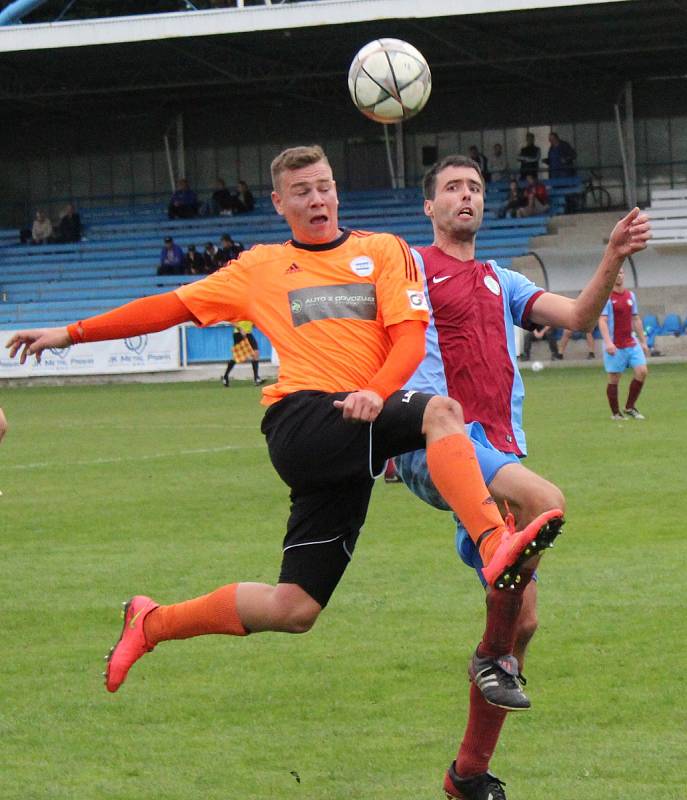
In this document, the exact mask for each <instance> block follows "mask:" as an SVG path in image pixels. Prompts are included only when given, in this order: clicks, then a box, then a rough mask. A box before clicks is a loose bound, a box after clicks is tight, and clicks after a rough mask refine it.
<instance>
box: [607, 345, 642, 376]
mask: <svg viewBox="0 0 687 800" xmlns="http://www.w3.org/2000/svg"><path fill="white" fill-rule="evenodd" d="M644 364H646V357H645V355H644V351H643V350H642V348H641V345H639V344H635V345H633V346H632V347H620V348H618V349H617V350H616V351H615V355H612V356H611V355H609V354H608V353H607V352H606V351H605V350H604V369H605V370H606V372H625V370H626V369H627V368H628V367H630V368H632V367H641V366H643V365H644Z"/></svg>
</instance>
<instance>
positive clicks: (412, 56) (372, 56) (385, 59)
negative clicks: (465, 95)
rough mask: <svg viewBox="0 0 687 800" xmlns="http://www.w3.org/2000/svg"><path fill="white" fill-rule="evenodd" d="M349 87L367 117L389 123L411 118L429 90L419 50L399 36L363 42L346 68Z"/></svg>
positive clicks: (428, 93) (354, 100)
mask: <svg viewBox="0 0 687 800" xmlns="http://www.w3.org/2000/svg"><path fill="white" fill-rule="evenodd" d="M348 89H349V91H350V93H351V97H352V98H353V102H354V103H355V105H356V106H357V107H358V110H359V111H362V113H363V114H365V116H366V117H369V118H370V119H373V120H375V122H382V123H384V124H385V125H389V124H391V123H394V122H402V121H403V120H406V119H410V118H411V117H414V116H415V114H417V113H418V111H421V110H422V108H423V107H424V105H425V103H426V102H427V100H428V99H429V95H430V93H431V91H432V75H431V73H430V71H429V67H428V66H427V62H426V61H425V58H424V56H423V55H422V53H421V52H420V51H419V50H417V49H416V48H414V47H413V46H412V44H408V42H403V41H401V40H400V39H375V40H374V41H373V42H370V43H369V44H366V45H365V47H363V48H362V49H361V50H359V51H358V54H357V55H356V57H355V58H354V59H353V63H352V64H351V68H350V69H349V70H348Z"/></svg>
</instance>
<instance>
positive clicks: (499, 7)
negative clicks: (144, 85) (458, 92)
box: [0, 0, 624, 52]
mask: <svg viewBox="0 0 687 800" xmlns="http://www.w3.org/2000/svg"><path fill="white" fill-rule="evenodd" d="M623 1H624V0H604V2H605V3H617V2H623ZM592 4H595V5H598V4H599V2H598V0H563V2H560V0H559V2H551V0H462V2H456V0H431V2H426V3H418V2H417V0H310V1H309V2H307V0H303V1H301V2H296V3H290V4H284V3H281V4H275V5H271V4H270V3H269V2H268V3H266V4H264V5H256V6H248V7H241V8H231V9H217V10H209V11H207V10H206V11H198V10H193V9H192V8H191V9H188V10H185V11H183V12H177V13H165V14H147V15H146V16H145V17H142V16H108V17H107V18H100V19H87V20H75V21H72V22H62V23H57V24H55V23H42V24H40V23H38V24H32V25H31V26H30V27H26V26H23V27H16V26H14V27H13V28H12V30H11V31H9V32H8V31H7V30H4V29H2V28H0V52H3V51H5V52H10V51H15V50H40V49H44V48H48V49H54V48H61V47H84V46H90V45H103V44H118V43H123V42H143V41H153V40H157V39H185V38H187V37H189V36H221V35H223V34H237V33H247V32H255V31H272V30H285V29H288V28H304V27H305V28H312V27H318V26H321V25H327V26H329V25H349V24H351V23H356V22H366V21H370V20H383V19H394V18H400V19H403V18H408V19H410V18H415V19H426V18H428V17H445V16H462V15H468V14H486V13H494V12H507V11H521V10H523V9H537V8H550V7H553V8H557V7H558V8H560V7H562V6H586V5H592ZM141 5H142V6H144V5H145V4H144V3H141ZM241 5H243V4H242V3H241Z"/></svg>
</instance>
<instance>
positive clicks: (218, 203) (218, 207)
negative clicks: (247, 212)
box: [210, 178, 235, 217]
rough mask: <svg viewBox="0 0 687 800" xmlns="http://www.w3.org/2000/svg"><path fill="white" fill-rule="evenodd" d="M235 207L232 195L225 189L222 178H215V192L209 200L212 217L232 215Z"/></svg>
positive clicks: (225, 185)
mask: <svg viewBox="0 0 687 800" xmlns="http://www.w3.org/2000/svg"><path fill="white" fill-rule="evenodd" d="M234 207H235V200H234V195H233V194H232V193H231V192H230V191H229V189H227V184H226V183H225V182H224V180H223V179H222V178H217V182H216V183H215V191H214V192H213V193H212V198H211V199H210V210H211V212H212V215H213V216H214V217H219V216H220V215H224V214H233V213H234Z"/></svg>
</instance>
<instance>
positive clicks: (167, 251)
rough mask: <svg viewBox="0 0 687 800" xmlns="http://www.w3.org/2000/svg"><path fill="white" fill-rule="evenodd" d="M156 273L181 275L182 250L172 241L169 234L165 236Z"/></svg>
mask: <svg viewBox="0 0 687 800" xmlns="http://www.w3.org/2000/svg"><path fill="white" fill-rule="evenodd" d="M157 274H158V275H183V274H184V251H183V250H182V249H181V247H179V245H178V244H176V243H175V242H174V239H172V237H171V236H166V237H165V246H164V247H163V248H162V252H161V253H160V266H159V267H158V268H157Z"/></svg>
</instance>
